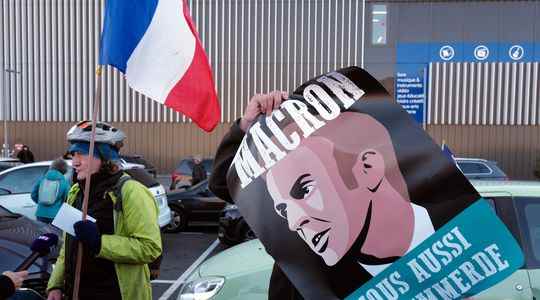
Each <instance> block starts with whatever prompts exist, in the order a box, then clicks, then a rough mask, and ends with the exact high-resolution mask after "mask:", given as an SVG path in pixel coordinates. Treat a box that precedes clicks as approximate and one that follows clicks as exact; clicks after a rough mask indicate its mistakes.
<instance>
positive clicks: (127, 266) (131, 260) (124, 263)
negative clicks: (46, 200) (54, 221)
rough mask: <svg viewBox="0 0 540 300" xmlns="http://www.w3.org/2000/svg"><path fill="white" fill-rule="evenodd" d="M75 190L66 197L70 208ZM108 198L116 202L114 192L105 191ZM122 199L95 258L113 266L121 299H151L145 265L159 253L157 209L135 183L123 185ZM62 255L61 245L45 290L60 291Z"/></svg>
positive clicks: (131, 181)
mask: <svg viewBox="0 0 540 300" xmlns="http://www.w3.org/2000/svg"><path fill="white" fill-rule="evenodd" d="M79 191H80V187H79V185H78V184H75V185H73V187H72V188H71V190H70V191H69V194H68V198H67V203H68V204H70V205H72V204H73V203H74V202H75V199H76V197H77V194H78V193H79ZM109 195H110V196H111V199H112V200H113V202H114V203H116V201H117V199H116V196H115V195H114V193H113V192H109ZM122 198H123V199H122V210H121V211H117V210H113V216H114V234H104V235H102V236H101V250H100V252H99V253H98V255H97V257H100V258H104V259H108V260H110V261H112V262H113V263H114V266H115V269H116V275H117V278H118V285H119V287H120V293H121V294H122V299H126V300H139V299H140V300H147V299H152V287H151V285H150V271H149V269H148V265H147V264H148V263H150V262H152V261H154V260H155V259H156V258H157V257H158V256H160V255H161V252H162V244H161V234H160V229H159V225H158V222H157V218H158V207H157V205H156V202H155V200H154V196H153V195H152V194H151V192H150V191H149V190H148V189H147V188H146V187H145V186H144V185H142V184H140V183H139V182H137V181H135V180H129V181H127V182H126V183H124V185H123V186H122ZM64 235H65V233H64ZM64 240H65V236H64ZM64 255H65V243H64V245H63V246H62V249H61V250H60V253H59V256H58V259H57V261H56V264H55V267H54V270H53V272H52V274H51V278H50V279H49V283H48V286H47V290H49V291H50V290H53V289H63V288H64V278H65V276H64V275H65V274H64V272H65V264H64ZM73 278H74V277H73ZM97 280H99V279H97Z"/></svg>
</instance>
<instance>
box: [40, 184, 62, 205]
mask: <svg viewBox="0 0 540 300" xmlns="http://www.w3.org/2000/svg"><path fill="white" fill-rule="evenodd" d="M60 183H61V182H60V180H49V179H47V178H44V179H43V180H42V181H41V184H40V185H39V191H38V203H39V204H43V205H46V206H50V205H53V204H54V202H56V199H58V195H59V193H60Z"/></svg>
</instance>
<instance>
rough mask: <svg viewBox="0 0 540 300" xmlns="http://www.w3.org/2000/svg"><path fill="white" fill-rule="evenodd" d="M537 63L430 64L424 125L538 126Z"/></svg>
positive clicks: (539, 86)
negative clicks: (426, 114) (425, 122)
mask: <svg viewBox="0 0 540 300" xmlns="http://www.w3.org/2000/svg"><path fill="white" fill-rule="evenodd" d="M538 68H539V63H538V62H528V63H508V62H506V63H503V62H488V63H473V62H460V63H431V64H430V65H429V74H430V76H428V77H429V78H430V82H429V89H430V91H429V95H430V96H429V99H430V102H429V104H428V118H427V123H428V124H434V125H445V124H448V125H537V124H540V105H539V104H538V102H539V101H538V97H539V96H540V83H539V81H538V79H539V78H538Z"/></svg>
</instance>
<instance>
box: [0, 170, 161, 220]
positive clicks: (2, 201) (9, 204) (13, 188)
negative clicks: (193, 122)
mask: <svg viewBox="0 0 540 300" xmlns="http://www.w3.org/2000/svg"><path fill="white" fill-rule="evenodd" d="M66 162H67V163H68V166H69V168H68V172H66V174H65V177H66V179H68V181H69V182H71V180H72V177H73V168H71V160H66ZM51 163H52V161H41V162H36V163H30V164H24V165H21V166H17V167H13V168H10V169H7V170H5V171H2V172H0V205H2V206H4V207H5V208H7V209H9V210H11V211H13V212H15V213H19V214H22V215H24V216H26V217H28V218H30V219H33V220H35V219H36V217H35V212H36V209H37V204H36V203H35V202H34V201H32V198H31V197H30V194H31V192H32V188H33V187H34V184H35V183H36V182H37V181H38V180H39V179H40V178H41V177H42V176H43V175H45V173H46V172H47V170H48V169H49V167H50V165H51ZM121 167H122V169H124V171H126V172H127V173H128V174H130V175H131V176H132V177H133V178H134V179H135V180H138V181H139V182H141V183H142V184H144V185H145V186H146V187H148V189H149V190H150V191H151V192H152V194H153V195H154V197H155V199H156V203H157V205H158V207H159V225H160V227H164V226H165V225H167V224H169V223H170V221H171V211H170V209H169V206H168V205H167V195H166V194H165V188H164V187H163V186H162V185H161V184H159V182H157V181H156V180H155V179H154V178H153V177H152V176H151V175H150V174H148V173H147V172H146V171H145V170H144V167H143V166H142V165H138V164H130V163H122V165H121Z"/></svg>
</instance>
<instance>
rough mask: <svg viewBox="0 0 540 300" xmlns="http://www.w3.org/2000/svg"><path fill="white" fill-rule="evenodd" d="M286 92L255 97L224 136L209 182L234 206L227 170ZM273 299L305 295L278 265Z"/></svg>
mask: <svg viewBox="0 0 540 300" xmlns="http://www.w3.org/2000/svg"><path fill="white" fill-rule="evenodd" d="M287 96H288V95H287V93H286V92H282V91H274V92H271V93H269V94H261V95H255V96H253V97H252V98H251V100H250V102H249V104H248V106H247V107H246V111H245V113H244V115H243V116H242V118H241V119H239V120H237V121H236V122H235V123H234V124H233V125H232V127H231V129H230V130H229V132H228V133H227V134H226V135H225V136H224V137H223V139H222V141H221V143H220V145H219V147H218V150H217V152H216V155H215V157H214V166H213V170H212V175H210V179H209V188H210V190H211V191H212V192H214V194H216V196H218V197H219V198H221V199H223V200H225V201H227V202H230V203H233V202H234V200H233V199H232V197H231V195H230V193H229V189H228V187H227V171H228V170H229V166H230V165H231V163H232V161H233V158H234V156H235V154H236V151H237V150H238V148H239V147H240V143H241V142H242V139H243V138H244V135H245V133H246V131H247V130H248V129H249V127H250V126H251V124H253V122H254V121H255V120H256V119H257V117H258V116H259V115H260V114H266V115H270V114H271V113H272V111H273V110H274V109H277V108H278V107H279V105H280V104H281V102H282V101H283V100H284V99H286V97H287ZM268 299H269V300H278V299H279V300H300V299H303V297H302V295H300V293H299V292H298V290H297V289H296V288H295V286H294V285H293V284H292V282H291V281H290V280H289V278H287V275H285V273H284V272H283V271H282V270H281V268H280V267H279V266H278V265H277V264H275V263H274V267H273V269H272V275H271V277H270V287H269V289H268Z"/></svg>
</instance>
